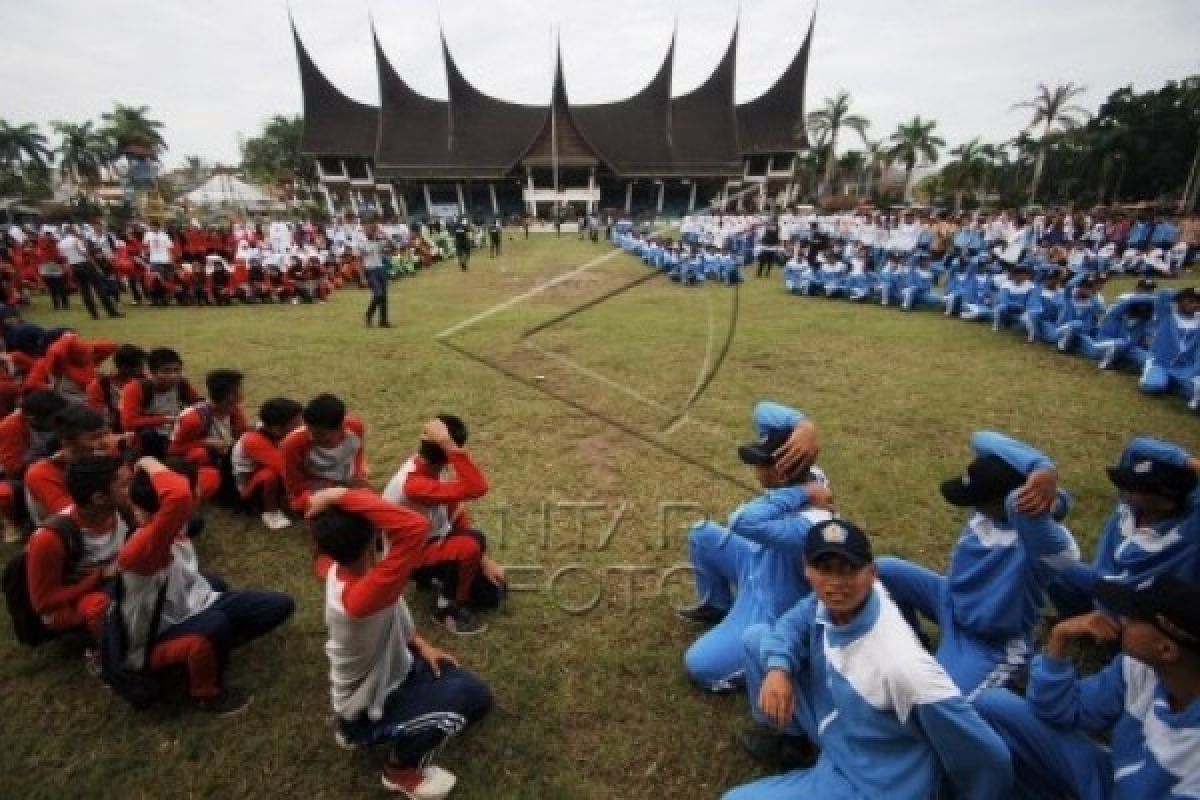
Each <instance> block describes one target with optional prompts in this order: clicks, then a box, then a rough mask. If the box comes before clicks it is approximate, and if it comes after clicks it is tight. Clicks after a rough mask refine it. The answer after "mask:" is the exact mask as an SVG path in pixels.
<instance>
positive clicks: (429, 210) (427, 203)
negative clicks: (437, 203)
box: [421, 183, 433, 219]
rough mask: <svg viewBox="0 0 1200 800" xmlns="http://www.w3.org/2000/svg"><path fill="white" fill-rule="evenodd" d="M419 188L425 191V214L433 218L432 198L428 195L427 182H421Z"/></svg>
mask: <svg viewBox="0 0 1200 800" xmlns="http://www.w3.org/2000/svg"><path fill="white" fill-rule="evenodd" d="M421 190H422V191H424V193H425V216H427V217H429V218H430V219H433V200H432V198H430V196H429V184H428V183H422V184H421Z"/></svg>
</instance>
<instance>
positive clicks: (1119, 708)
mask: <svg viewBox="0 0 1200 800" xmlns="http://www.w3.org/2000/svg"><path fill="white" fill-rule="evenodd" d="M975 707H976V708H977V709H978V711H979V714H980V716H982V717H983V718H984V719H986V720H987V721H988V722H989V723H991V725H992V727H993V728H995V730H996V732H997V733H999V734H1000V736H1001V737H1002V738H1003V739H1004V741H1005V743H1006V744H1007V745H1008V748H1009V750H1010V752H1011V753H1012V759H1013V768H1014V772H1015V773H1016V776H1017V789H1018V792H1019V796H1020V797H1022V798H1055V799H1056V800H1057V799H1058V798H1062V797H1064V796H1065V795H1070V796H1073V797H1077V798H1080V800H1092V798H1099V799H1101V800H1109V798H1112V800H1152V799H1153V800H1185V798H1187V799H1188V800H1194V798H1196V797H1200V702H1193V703H1192V704H1191V705H1189V706H1188V707H1187V708H1184V709H1182V710H1180V711H1178V712H1176V711H1172V710H1171V707H1170V705H1169V703H1168V696H1167V692H1166V689H1165V687H1164V686H1163V685H1162V683H1161V682H1160V681H1159V679H1158V676H1157V675H1156V674H1155V672H1154V670H1153V669H1151V668H1150V667H1149V666H1147V665H1146V664H1143V663H1142V662H1140V661H1137V660H1135V659H1133V658H1130V657H1129V656H1127V655H1124V654H1122V655H1118V656H1117V657H1116V658H1115V659H1113V661H1112V663H1110V664H1109V665H1108V666H1107V667H1105V668H1104V669H1103V670H1101V671H1100V672H1098V673H1096V674H1095V675H1091V676H1089V677H1087V678H1083V679H1080V678H1079V676H1078V675H1077V674H1076V672H1075V668H1074V666H1073V665H1072V664H1071V662H1070V661H1068V660H1059V659H1055V658H1051V657H1049V656H1046V655H1041V656H1038V657H1037V658H1035V659H1034V661H1033V669H1032V672H1031V675H1030V680H1029V688H1028V690H1027V693H1026V699H1022V698H1020V697H1017V696H1016V695H1014V694H1011V693H1010V692H1007V691H1004V690H989V691H987V692H984V693H983V694H982V695H980V697H979V699H978V700H977V701H976V703H975ZM1104 734H1109V735H1110V736H1111V738H1110V746H1109V747H1107V748H1106V747H1103V746H1101V745H1100V744H1097V743H1096V742H1095V741H1093V740H1092V739H1091V738H1089V736H1099V735H1104Z"/></svg>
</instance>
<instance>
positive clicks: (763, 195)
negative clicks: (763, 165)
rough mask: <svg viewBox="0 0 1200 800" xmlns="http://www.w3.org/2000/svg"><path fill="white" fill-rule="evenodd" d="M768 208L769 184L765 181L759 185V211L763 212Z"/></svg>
mask: <svg viewBox="0 0 1200 800" xmlns="http://www.w3.org/2000/svg"><path fill="white" fill-rule="evenodd" d="M766 207H767V182H766V181H763V182H762V183H760V184H759V185H758V210H759V211H762V210H764V209H765V208H766Z"/></svg>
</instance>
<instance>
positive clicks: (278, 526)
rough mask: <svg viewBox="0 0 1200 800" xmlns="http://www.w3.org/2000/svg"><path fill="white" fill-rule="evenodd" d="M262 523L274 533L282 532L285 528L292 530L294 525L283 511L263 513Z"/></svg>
mask: <svg viewBox="0 0 1200 800" xmlns="http://www.w3.org/2000/svg"><path fill="white" fill-rule="evenodd" d="M262 521H263V525H266V526H267V528H268V529H269V530H273V531H281V530H283V529H284V528H290V527H291V525H292V521H291V520H290V519H288V516H287V514H284V513H283V512H282V511H264V512H263V513H262Z"/></svg>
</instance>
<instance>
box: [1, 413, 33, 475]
mask: <svg viewBox="0 0 1200 800" xmlns="http://www.w3.org/2000/svg"><path fill="white" fill-rule="evenodd" d="M28 451H29V428H28V426H27V425H26V424H25V415H24V414H22V413H21V412H20V411H14V412H12V413H11V414H9V415H8V416H7V417H5V418H4V419H3V420H2V421H0V466H3V467H4V475H5V476H6V477H7V478H9V479H10V480H15V479H18V478H20V477H21V476H22V475H24V474H25V453H27V452H28Z"/></svg>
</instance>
